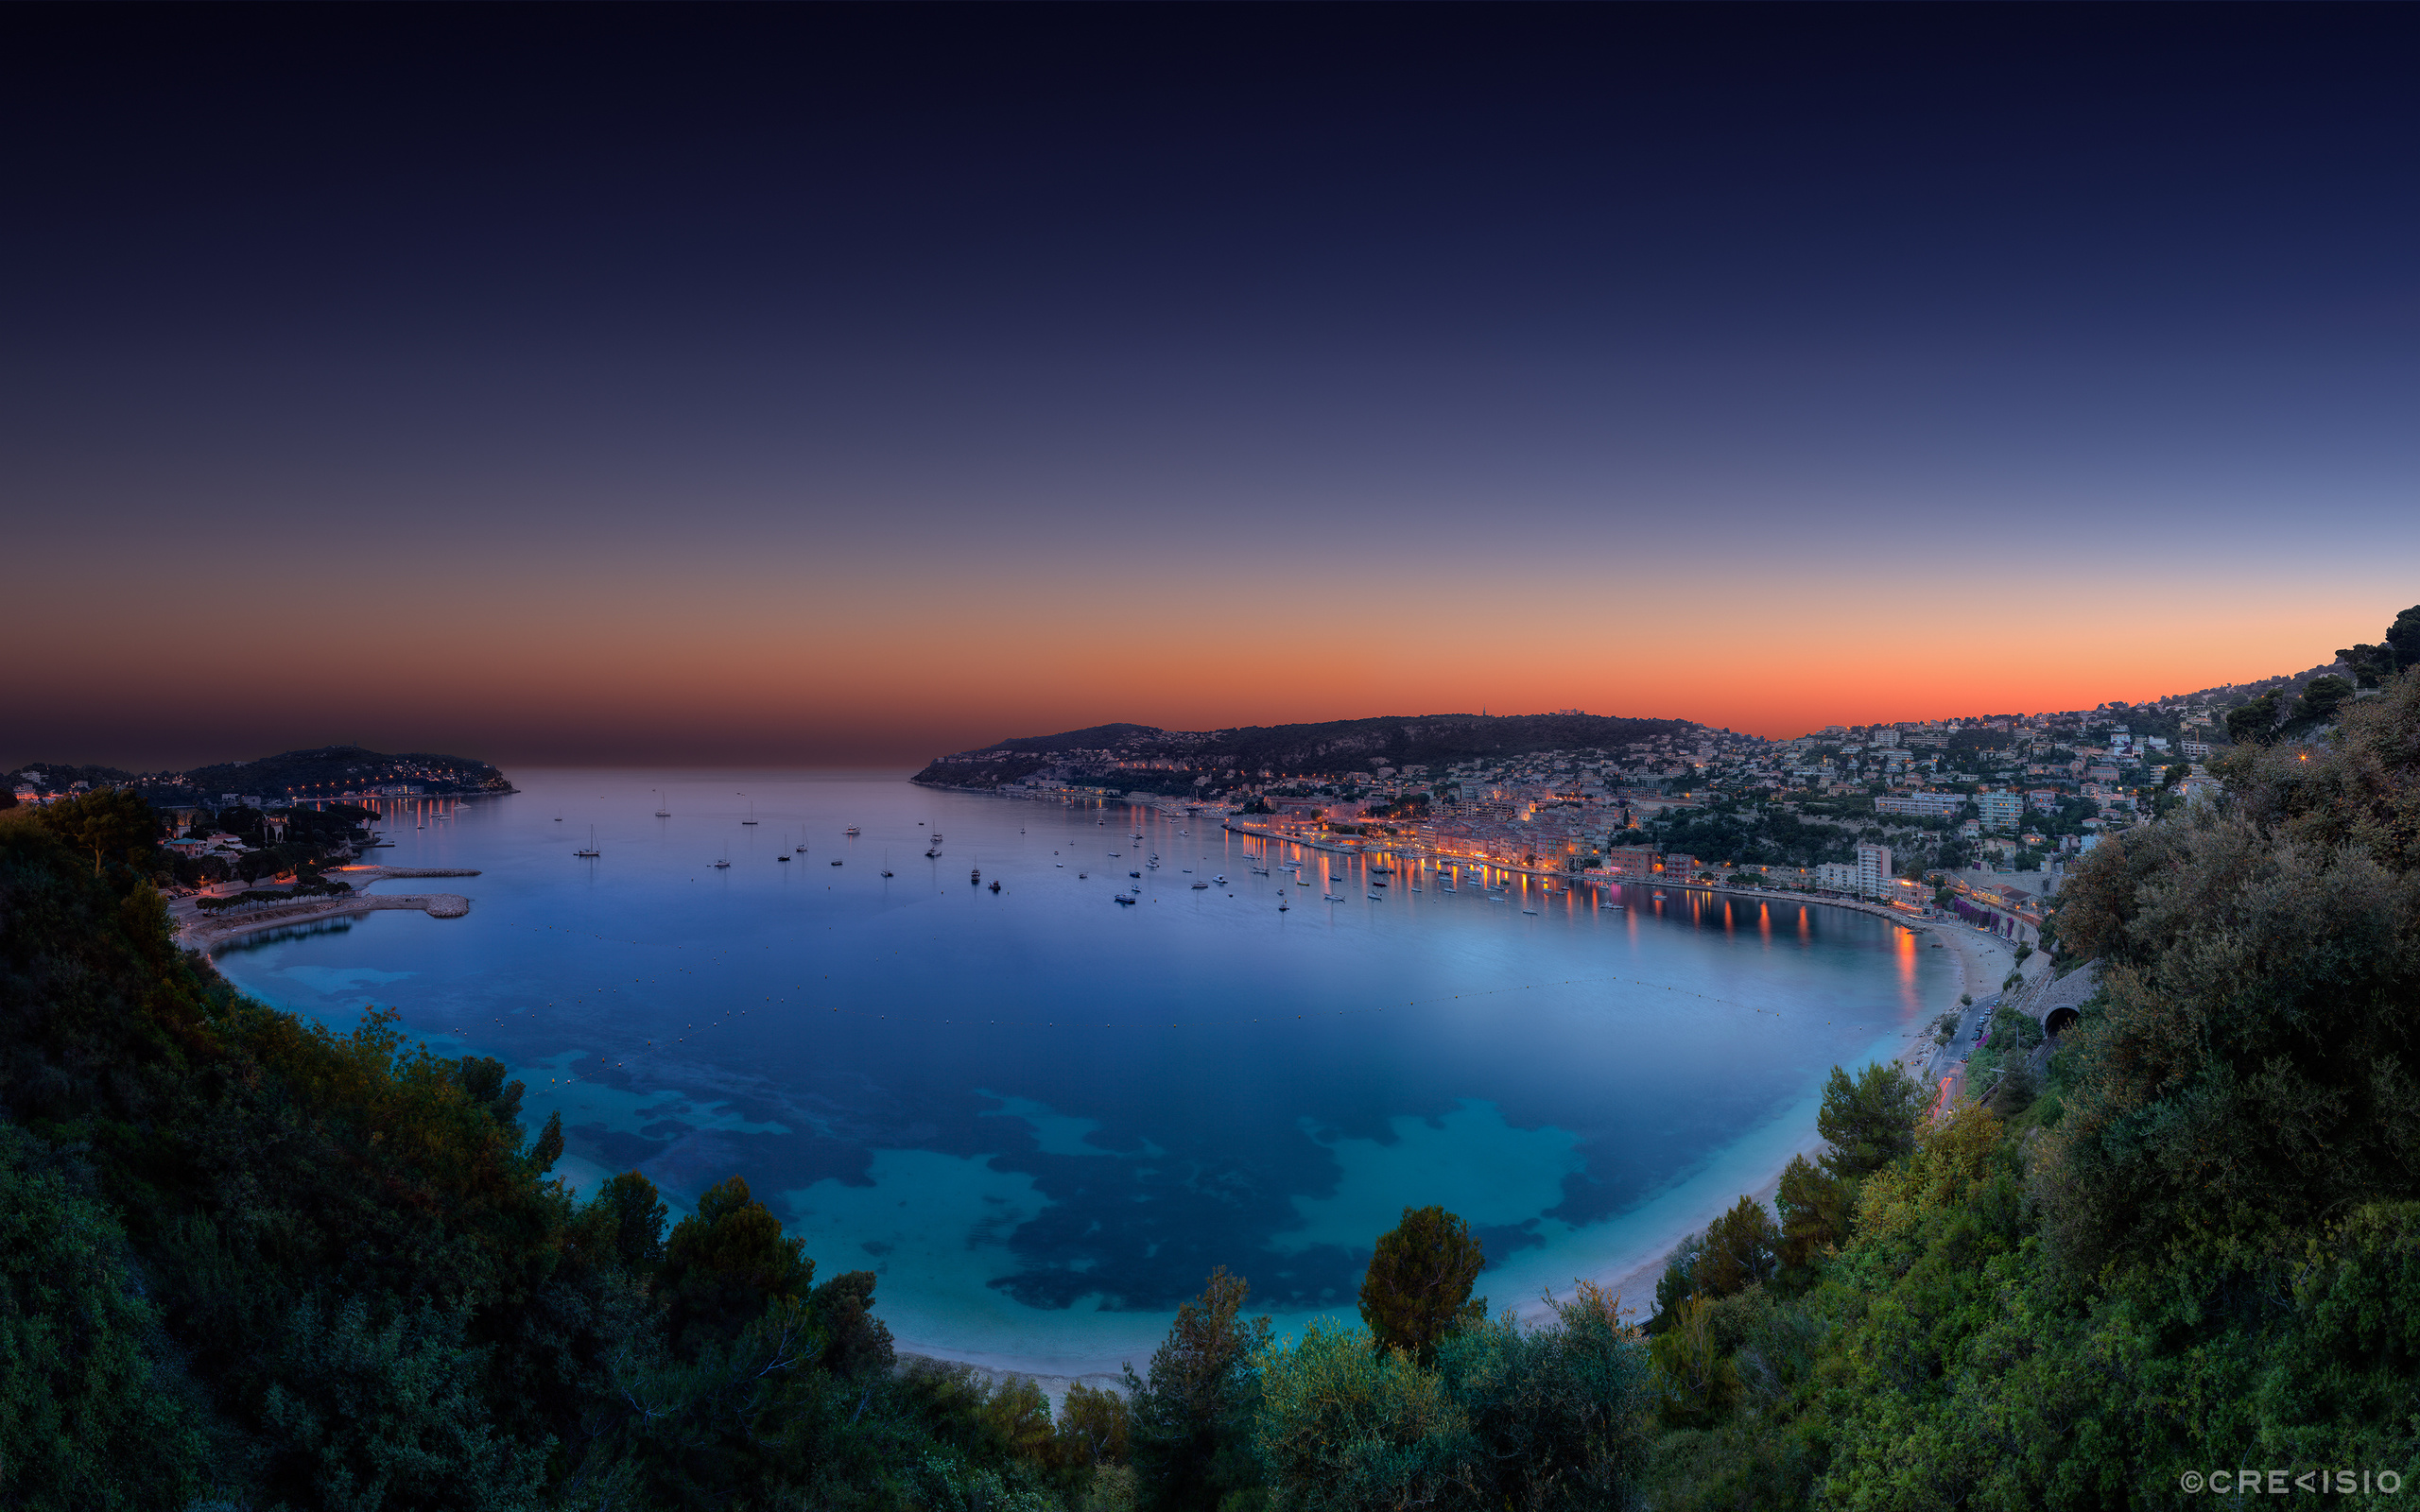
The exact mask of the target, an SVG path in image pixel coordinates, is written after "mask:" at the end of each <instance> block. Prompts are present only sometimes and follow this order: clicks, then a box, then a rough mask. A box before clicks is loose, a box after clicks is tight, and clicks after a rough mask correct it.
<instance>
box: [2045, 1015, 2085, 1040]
mask: <svg viewBox="0 0 2420 1512" xmlns="http://www.w3.org/2000/svg"><path fill="white" fill-rule="evenodd" d="M2082 1018H2083V1014H2081V1013H2078V1012H2077V1011H2076V1010H2075V1009H2073V1008H2052V1009H2051V1010H2050V1016H2049V1017H2048V1018H2047V1019H2044V1020H2043V1021H2042V1028H2043V1032H2044V1033H2046V1034H2048V1035H2049V1037H2050V1038H2051V1039H2053V1040H2056V1039H2057V1038H2059V1036H2061V1035H2063V1034H2065V1033H2066V1032H2067V1031H2068V1030H2069V1029H2071V1028H2073V1027H2075V1024H2076V1022H2077V1021H2078V1020H2080V1019H2082Z"/></svg>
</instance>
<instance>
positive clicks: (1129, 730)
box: [915, 713, 1704, 788]
mask: <svg viewBox="0 0 2420 1512" xmlns="http://www.w3.org/2000/svg"><path fill="white" fill-rule="evenodd" d="M1703 729H1704V727H1703V726H1702V725H1699V724H1697V723H1695V722H1693V721H1691V720H1686V719H1621V718H1614V717H1610V716H1607V715H1602V714H1495V715H1489V714H1462V713H1451V714H1387V715H1382V716H1379V717H1377V718H1373V719H1330V720H1325V721H1322V722H1321V723H1317V724H1302V725H1247V726H1243V727H1240V728H1238V729H1234V730H1160V729H1156V728H1154V727H1152V726H1150V725H1095V726H1093V727H1091V728H1090V729H1087V730H1066V731H1063V732H1062V733H1060V734H1056V735H1020V736H1017V737H1015V738H1013V739H1010V740H1003V741H1001V742H999V743H998V744H997V745H993V746H986V747H982V748H981V749H979V750H966V751H959V752H957V753H955V754H953V755H949V756H943V757H941V758H939V759H938V760H936V761H934V762H933V763H932V764H931V765H928V766H926V767H925V769H924V770H923V771H921V772H918V773H917V774H916V777H915V781H917V782H925V783H928V784H932V785H936V786H943V787H980V788H992V787H999V786H1001V785H1003V784H1005V783H1009V782H1016V781H1017V780H1019V779H1020V778H1024V777H1027V776H1029V775H1031V774H1032V773H1035V772H1038V771H1041V770H1043V769H1044V768H1046V767H1053V766H1057V767H1066V768H1070V769H1072V770H1073V771H1074V772H1075V773H1077V774H1078V775H1080V774H1081V773H1083V772H1084V771H1087V770H1091V771H1097V772H1098V773H1101V774H1104V775H1106V774H1108V773H1110V772H1113V771H1115V772H1118V773H1119V774H1120V781H1125V780H1126V779H1127V777H1129V776H1132V775H1133V774H1132V770H1131V769H1130V768H1127V767H1123V766H1121V765H1119V764H1121V763H1132V762H1143V761H1166V762H1171V763H1177V764H1180V765H1182V766H1183V767H1184V770H1185V771H1187V772H1189V773H1193V774H1202V773H1213V774H1215V773H1217V772H1221V771H1225V770H1228V769H1230V768H1233V769H1235V770H1237V771H1240V772H1249V773H1253V774H1255V775H1257V774H1258V773H1259V772H1261V771H1263V770H1267V771H1271V772H1274V773H1276V774H1278V775H1280V776H1287V775H1295V774H1303V773H1313V774H1324V773H1331V772H1344V771H1359V772H1368V771H1371V770H1373V769H1374V768H1375V767H1377V766H1380V765H1386V766H1397V767H1400V766H1409V765H1429V766H1438V765H1447V764H1450V763H1454V762H1467V761H1478V760H1483V759H1488V758H1495V757H1505V756H1518V755H1522V754H1524V753H1527V752H1530V751H1538V750H1589V749H1597V750H1617V749H1619V748H1621V747H1626V746H1631V745H1634V744H1636V743H1638V742H1640V741H1647V740H1653V739H1656V738H1658V737H1661V736H1668V735H1669V736H1678V735H1682V734H1687V733H1693V732H1695V731H1698V730H1703ZM1186 782H1191V778H1190V777H1189V776H1188V777H1187V778H1186ZM1132 785H1135V786H1147V785H1150V784H1149V782H1147V781H1146V780H1142V779H1140V778H1138V779H1137V780H1135V781H1134V782H1133V783H1132Z"/></svg>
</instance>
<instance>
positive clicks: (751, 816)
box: [739, 799, 756, 824]
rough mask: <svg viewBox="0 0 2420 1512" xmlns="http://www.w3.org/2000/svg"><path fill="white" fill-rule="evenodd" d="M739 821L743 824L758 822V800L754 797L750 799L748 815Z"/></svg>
mask: <svg viewBox="0 0 2420 1512" xmlns="http://www.w3.org/2000/svg"><path fill="white" fill-rule="evenodd" d="M739 822H740V823H742V824H753V823H755V822H756V800H755V799H749V800H748V817H746V818H744V819H742V820H740V821H739Z"/></svg>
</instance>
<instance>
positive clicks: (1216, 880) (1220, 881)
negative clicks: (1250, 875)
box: [1210, 875, 1227, 887]
mask: <svg viewBox="0 0 2420 1512" xmlns="http://www.w3.org/2000/svg"><path fill="white" fill-rule="evenodd" d="M1210 880H1211V881H1212V882H1214V883H1217V884H1218V885H1219V886H1221V887H1223V886H1225V885H1227V879H1226V878H1225V877H1224V876H1223V875H1222V876H1217V877H1213V878H1211V879H1210Z"/></svg>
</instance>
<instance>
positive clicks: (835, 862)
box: [832, 861, 840, 867]
mask: <svg viewBox="0 0 2420 1512" xmlns="http://www.w3.org/2000/svg"><path fill="white" fill-rule="evenodd" d="M832 864H833V865H834V866H836V867H837V866H838V865H839V864H840V863H839V862H838V861H834V862H833V863H832Z"/></svg>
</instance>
